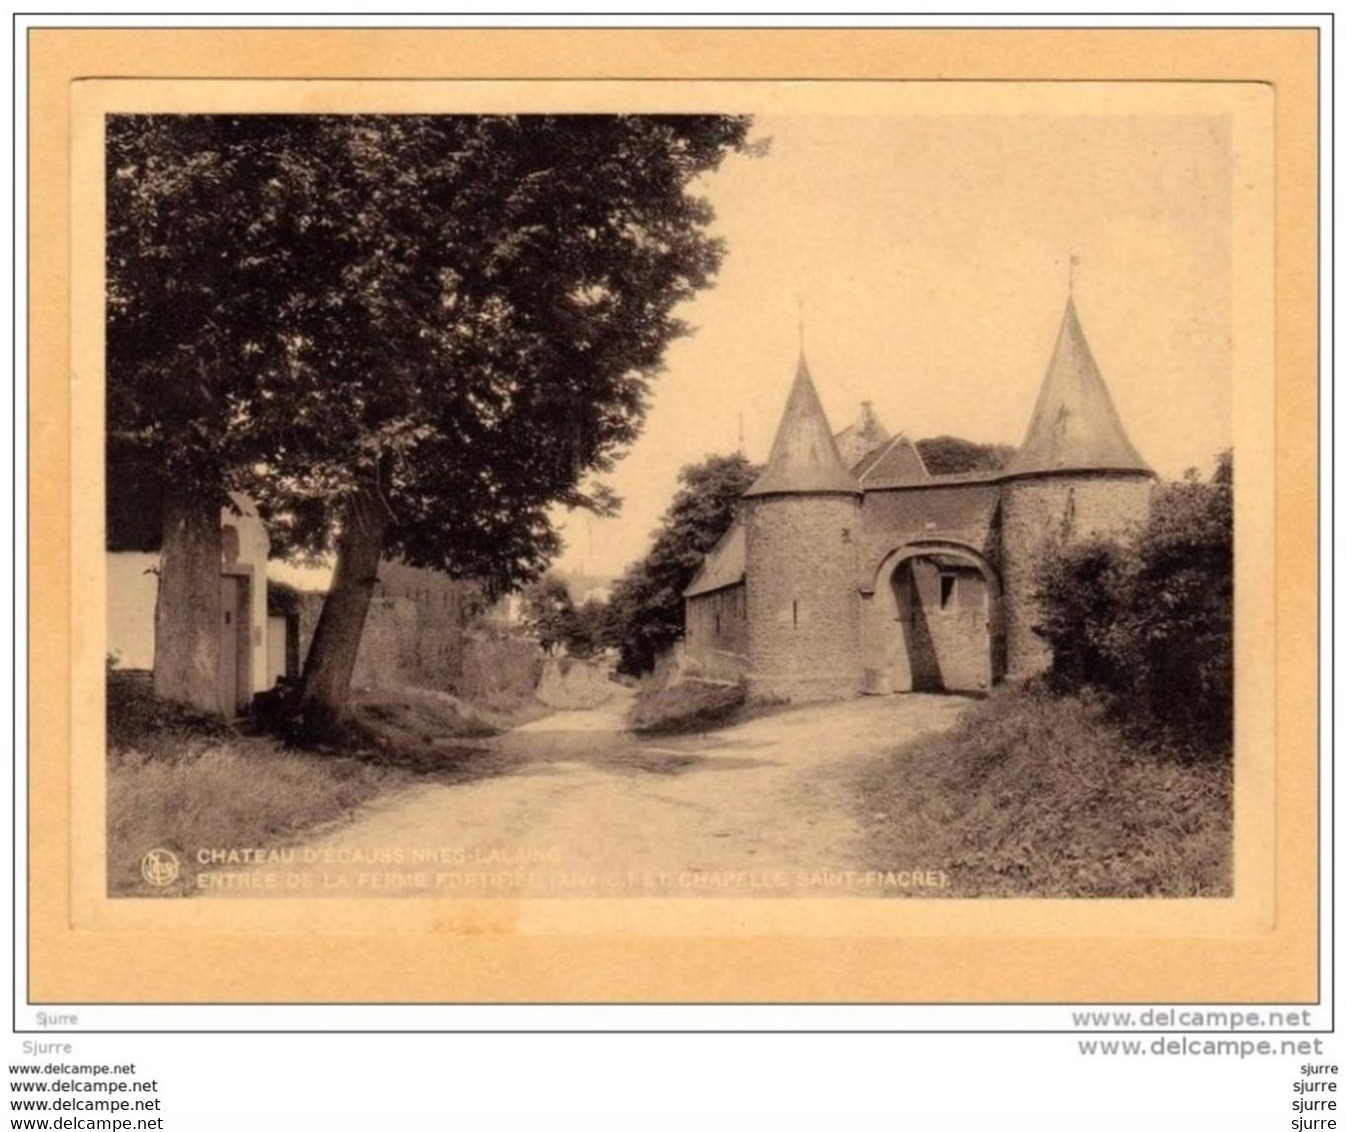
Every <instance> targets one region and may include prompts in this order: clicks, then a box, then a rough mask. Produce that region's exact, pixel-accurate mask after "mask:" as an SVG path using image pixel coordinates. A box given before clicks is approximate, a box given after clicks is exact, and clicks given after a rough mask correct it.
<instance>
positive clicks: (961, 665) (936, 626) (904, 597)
mask: <svg viewBox="0 0 1347 1132" xmlns="http://www.w3.org/2000/svg"><path fill="white" fill-rule="evenodd" d="M871 593H872V594H873V598H872V601H873V603H874V609H873V618H874V624H873V630H874V631H873V633H872V634H871V640H872V641H873V642H874V646H875V648H874V653H875V655H873V657H872V661H873V663H874V668H873V669H872V671H873V672H874V684H875V686H876V690H886V691H893V692H904V691H930V692H986V691H988V690H989V689H990V688H991V687H992V685H993V684H995V683H997V682H998V681H999V680H1000V679H1001V677H1002V675H1003V674H1004V671H1005V659H1004V652H1005V649H1004V639H1005V634H1004V629H1003V615H1002V603H1001V579H1000V577H999V576H998V574H997V573H996V571H995V570H994V569H993V568H992V566H991V563H989V562H988V561H987V559H986V558H985V557H984V556H983V555H982V554H980V553H979V552H978V551H977V550H975V549H973V548H972V547H971V546H966V545H964V544H962V543H957V542H950V541H947V540H919V541H914V542H910V543H905V544H904V545H902V546H901V547H899V548H897V549H896V550H894V551H892V552H891V553H890V554H889V555H887V556H886V557H885V558H884V560H883V561H882V562H881V563H880V564H879V568H878V570H877V571H876V574H875V579H874V586H873V589H872V590H871Z"/></svg>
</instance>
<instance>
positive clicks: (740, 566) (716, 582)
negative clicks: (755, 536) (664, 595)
mask: <svg viewBox="0 0 1347 1132" xmlns="http://www.w3.org/2000/svg"><path fill="white" fill-rule="evenodd" d="M746 561H747V545H746V543H745V540H744V525H743V524H742V523H741V522H739V520H738V519H736V520H735V521H734V522H733V523H731V524H730V529H729V530H728V531H726V532H725V533H724V534H723V535H721V536H720V541H719V542H718V543H716V545H715V546H713V547H712V548H711V552H710V553H709V554H708V555H707V556H706V557H705V558H704V559H703V560H702V564H701V567H700V568H699V569H698V571H697V573H696V574H694V575H693V577H692V581H691V582H689V583H688V585H687V589H685V590H684V591H683V596H684V597H696V596H697V595H698V594H708V593H710V592H711V591H712V590H723V589H724V588H725V587H726V586H737V585H738V584H739V583H740V582H742V581H743V580H744V572H745V569H746Z"/></svg>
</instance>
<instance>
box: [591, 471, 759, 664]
mask: <svg viewBox="0 0 1347 1132" xmlns="http://www.w3.org/2000/svg"><path fill="white" fill-rule="evenodd" d="M760 470H761V469H760V468H758V467H757V466H756V465H754V464H752V463H750V462H749V461H748V460H747V459H746V458H745V457H744V456H742V455H740V454H739V453H735V454H733V455H730V456H708V457H707V458H706V459H705V460H703V461H702V462H701V463H700V464H689V465H688V466H687V467H685V468H683V469H682V470H681V471H680V472H679V473H678V481H679V484H680V485H681V486H680V488H679V490H678V493H677V494H676V495H675V496H674V499H673V502H672V503H671V504H670V505H669V509H668V510H667V511H666V512H665V513H664V516H663V517H662V518H661V520H660V525H659V527H658V528H657V529H656V530H655V532H654V533H653V535H652V537H651V544H650V550H649V551H648V552H647V554H646V556H645V557H644V558H642V559H641V560H640V561H639V562H635V563H633V564H632V565H631V566H629V567H628V568H627V570H626V572H625V573H624V574H623V575H622V577H621V578H620V579H618V582H617V584H616V585H615V586H614V587H613V594H612V597H611V598H609V601H608V625H607V631H606V638H607V643H608V644H610V645H612V646H614V647H616V648H617V649H618V650H619V654H620V658H619V667H620V668H621V669H622V671H623V672H626V673H629V674H631V675H639V674H640V673H642V672H648V671H649V670H650V669H651V668H652V667H653V666H654V664H655V660H656V658H657V657H658V656H659V654H660V653H662V652H663V651H664V650H665V649H667V648H668V647H669V646H670V645H672V644H673V643H674V641H676V640H678V639H679V637H681V636H682V635H683V590H685V589H686V588H687V586H688V583H689V582H691V581H692V578H693V576H694V575H695V574H696V573H697V570H698V568H699V567H700V566H701V564H702V562H703V561H704V560H705V559H706V556H707V554H709V553H710V552H711V550H712V548H713V547H714V546H715V545H716V543H717V542H718V541H719V540H720V538H721V536H722V535H724V533H725V532H726V531H727V530H729V528H730V525H731V524H732V523H733V522H734V519H735V516H736V514H737V513H738V509H739V500H740V498H741V497H742V496H743V494H744V492H745V491H747V490H748V488H749V486H750V485H751V484H752V483H753V481H754V480H755V479H756V478H757V475H758V472H759V471H760Z"/></svg>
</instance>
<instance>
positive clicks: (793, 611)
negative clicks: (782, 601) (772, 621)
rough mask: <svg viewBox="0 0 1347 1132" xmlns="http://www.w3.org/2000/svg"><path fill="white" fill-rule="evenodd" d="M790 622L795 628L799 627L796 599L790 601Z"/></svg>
mask: <svg viewBox="0 0 1347 1132" xmlns="http://www.w3.org/2000/svg"><path fill="white" fill-rule="evenodd" d="M790 623H791V625H792V626H793V627H794V628H796V629H798V628H799V627H800V603H799V602H798V601H792V602H791V603H790Z"/></svg>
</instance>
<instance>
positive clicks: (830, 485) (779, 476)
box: [744, 353, 861, 495]
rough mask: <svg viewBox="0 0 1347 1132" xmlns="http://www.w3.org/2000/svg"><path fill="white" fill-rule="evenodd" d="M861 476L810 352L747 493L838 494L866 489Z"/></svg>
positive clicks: (801, 362) (855, 492)
mask: <svg viewBox="0 0 1347 1132" xmlns="http://www.w3.org/2000/svg"><path fill="white" fill-rule="evenodd" d="M860 490H861V489H860V485H859V484H858V483H857V482H856V477H855V476H853V475H852V474H851V473H850V472H849V471H847V468H846V465H845V464H843V463H842V457H841V456H840V455H839V454H838V451H837V442H836V441H834V440H833V434H832V429H831V428H829V427H828V418H827V417H826V416H824V414H823V406H822V405H821V404H820V403H819V399H818V393H817V392H816V391H815V389H814V381H813V379H812V378H811V377H810V376H809V366H808V365H806V364H805V360H804V354H803V353H801V354H800V365H799V368H798V369H797V370H796V371H795V384H794V385H792V386H791V389H790V397H789V398H788V399H787V400H786V411H785V412H784V413H783V414H782V415H781V424H780V426H779V427H778V428H777V430H776V440H775V441H773V443H772V454H771V456H770V457H768V459H767V467H766V468H764V469H763V472H762V475H760V476H759V477H758V478H757V480H756V481H754V483H753V486H752V487H750V488H749V489H748V490H747V491H746V492H744V494H745V495H780V494H794V495H800V494H813V493H819V492H822V493H838V492H845V493H847V494H856V495H859V494H860Z"/></svg>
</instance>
